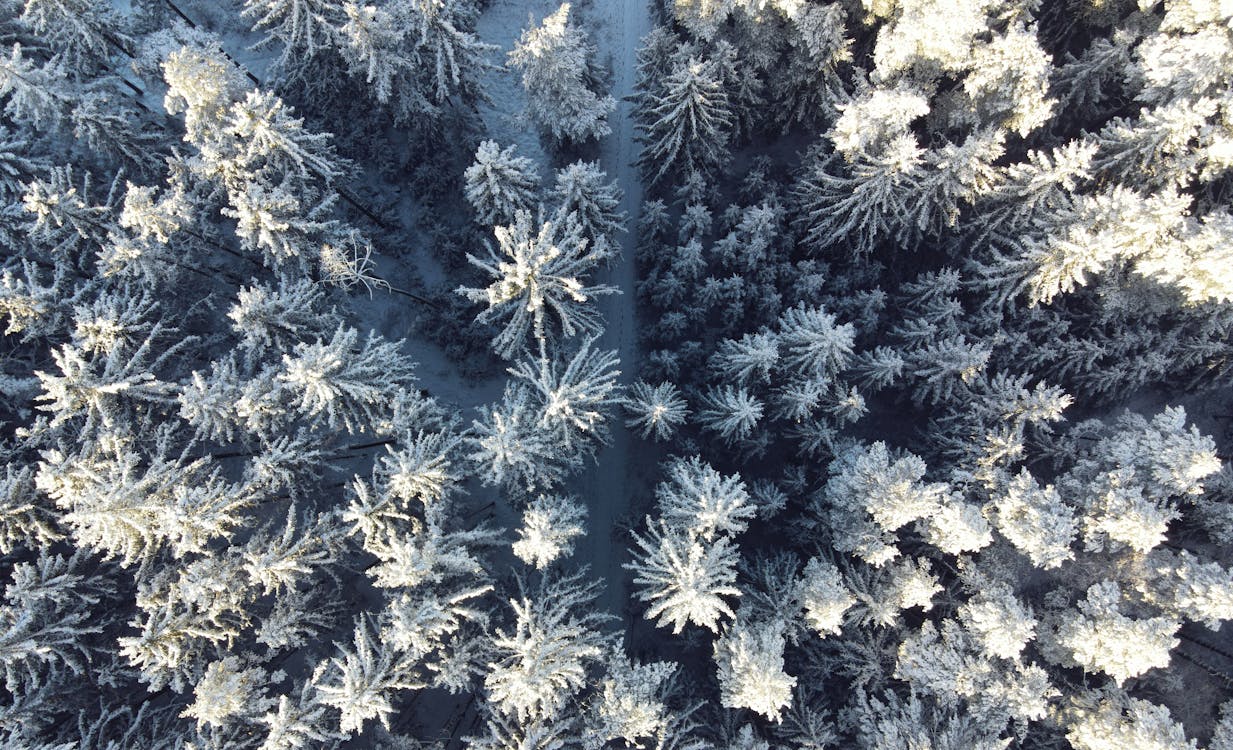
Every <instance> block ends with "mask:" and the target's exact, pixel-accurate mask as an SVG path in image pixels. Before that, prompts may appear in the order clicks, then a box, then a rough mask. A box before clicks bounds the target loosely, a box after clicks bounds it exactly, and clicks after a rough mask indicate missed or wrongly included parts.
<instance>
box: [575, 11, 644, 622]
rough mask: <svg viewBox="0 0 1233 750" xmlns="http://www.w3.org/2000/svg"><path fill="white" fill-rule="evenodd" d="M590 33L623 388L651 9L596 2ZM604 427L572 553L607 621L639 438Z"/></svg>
mask: <svg viewBox="0 0 1233 750" xmlns="http://www.w3.org/2000/svg"><path fill="white" fill-rule="evenodd" d="M590 16H591V20H592V24H591V28H592V29H593V33H594V35H595V40H596V42H597V44H598V45H599V53H600V60H601V61H606V62H607V63H608V64H609V65H610V66H611V68H612V76H613V80H612V90H611V93H612V96H613V98H615V99H616V100H617V108H616V111H615V112H614V113H613V114H612V115H611V116H610V118H609V124H610V125H611V126H612V133H611V135H609V136H608V137H607V138H605V139H604V140H603V142H602V143H601V150H600V166H601V167H602V168H603V169H604V171H605V172H607V173H608V176H609V177H611V178H614V179H616V181H617V184H619V185H620V187H621V190H622V191H623V192H624V197H623V200H622V201H621V210H622V211H624V212H625V215H626V218H625V226H626V231H625V233H624V234H622V235H621V236H620V240H621V255H620V257H619V258H617V259H616V260H614V261H613V264H612V265H611V266H610V267H609V268H608V269H606V270H605V271H603V272H601V273H600V278H599V280H600V281H601V282H602V283H606V284H612V285H613V286H615V287H617V288H619V289H620V290H621V293H620V294H619V295H617V294H612V295H607V296H604V297H602V298H600V300H599V308H600V311H601V312H602V313H603V315H604V322H605V324H606V330H605V331H604V335H603V336H602V337H601V338H600V340H599V344H600V346H602V347H603V348H604V349H615V350H616V351H617V354H618V355H619V356H620V358H621V382H622V383H624V384H626V385H628V384H629V383H632V382H633V381H634V380H635V379H636V378H637V375H638V335H637V332H638V311H637V287H636V282H637V278H638V276H637V269H636V267H635V262H636V257H637V244H638V232H637V227H638V213H639V210H640V209H641V206H642V180H641V177H640V175H639V173H638V168H637V167H635V166H634V159H635V158H636V157H637V154H638V148H637V144H636V143H635V141H634V119H633V103H632V102H630V101H627V97H629V96H630V95H632V94H633V93H634V82H635V64H636V58H637V52H638V48H639V46H640V40H641V39H642V37H643V36H645V35H646V34H647V33H648V32H649V31H650V30H651V17H650V8H649V7H648V5H647V3H646V2H639V0H596V2H595V3H594V5H593V6H592V9H591V13H590ZM615 416H616V418H614V419H613V420H612V422H611V427H612V430H611V442H609V444H608V445H606V446H603V447H602V448H601V449H600V451H599V454H598V456H597V461H596V462H595V464H594V465H592V466H590V467H588V469H587V471H586V472H585V473H584V474H583V475H582V477H581V478H580V482H579V487H580V490H581V491H582V493H583V500H584V501H585V502H586V504H587V508H588V510H589V513H590V518H589V519H588V523H587V529H588V530H587V538H586V540H585V541H584V542H583V543H582V544H581V545H580V546H579V561H580V562H586V563H588V564H589V565H590V566H591V574H592V575H593V576H595V577H597V578H599V579H600V580H602V581H604V583H605V587H604V592H603V594H601V601H600V603H601V604H602V605H603V606H604V608H605V609H607V610H608V611H609V612H611V613H613V614H617V615H620V614H622V612H623V609H624V607H625V604H626V602H627V601H628V597H627V596H626V593H625V590H624V589H625V587H624V585H623V584H624V580H625V575H624V570H623V569H622V568H621V563H622V562H623V561H624V559H625V549H624V547H625V544H624V540H623V537H622V536H621V535H619V534H618V528H619V522H620V521H621V520H622V519H623V518H624V517H626V516H627V515H628V511H629V508H630V505H631V504H632V501H633V499H634V495H635V494H636V493H638V492H640V491H642V490H643V489H644V483H643V481H642V480H643V478H644V472H645V470H646V469H645V467H646V464H645V463H644V462H642V461H640V460H637V456H638V455H639V453H638V451H636V450H635V448H636V444H637V443H638V442H639V441H638V439H637V438H636V437H635V436H634V435H632V434H631V433H630V431H629V430H628V429H627V428H626V427H625V423H624V421H623V419H622V418H621V416H622V415H615Z"/></svg>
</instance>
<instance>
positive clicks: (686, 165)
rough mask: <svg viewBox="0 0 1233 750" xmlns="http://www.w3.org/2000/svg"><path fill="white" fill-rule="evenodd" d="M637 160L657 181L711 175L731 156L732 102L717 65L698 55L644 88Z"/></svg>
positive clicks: (639, 105) (637, 113) (675, 65)
mask: <svg viewBox="0 0 1233 750" xmlns="http://www.w3.org/2000/svg"><path fill="white" fill-rule="evenodd" d="M635 117H636V118H637V128H638V130H639V131H640V134H639V140H640V141H641V142H642V144H643V146H642V152H641V154H640V155H639V156H638V164H639V166H640V167H641V168H642V169H643V171H644V173H645V174H646V175H648V177H649V178H650V181H651V182H652V183H657V182H659V181H660V180H662V179H663V178H664V177H666V176H668V175H670V174H675V175H679V176H688V175H690V174H691V173H698V174H702V175H708V174H711V173H713V172H715V171H717V170H718V169H719V168H721V167H722V166H723V164H724V162H725V160H726V159H727V156H728V147H729V140H730V138H731V133H732V127H733V124H734V123H733V116H732V111H731V106H730V104H729V102H728V94H727V92H726V90H725V89H724V85H723V80H722V77H721V76H720V73H719V70H718V66H717V65H716V63H715V62H714V61H708V60H704V59H702V58H698V57H687V58H682V59H677V60H674V62H673V64H672V70H671V72H670V73H669V74H668V75H667V76H666V77H664V78H663V80H662V81H660V82H659V84H658V86H656V89H655V90H651V91H641V92H639V98H638V100H637V109H636V110H635Z"/></svg>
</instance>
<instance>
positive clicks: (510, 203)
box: [463, 141, 539, 226]
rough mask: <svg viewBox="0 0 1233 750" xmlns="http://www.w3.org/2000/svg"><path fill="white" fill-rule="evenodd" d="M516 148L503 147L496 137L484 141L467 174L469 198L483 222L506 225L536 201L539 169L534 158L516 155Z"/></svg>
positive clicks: (528, 209) (479, 219)
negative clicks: (492, 139) (493, 139)
mask: <svg viewBox="0 0 1233 750" xmlns="http://www.w3.org/2000/svg"><path fill="white" fill-rule="evenodd" d="M516 148H517V147H516V146H508V147H506V148H504V149H502V148H501V147H500V146H498V145H497V142H496V141H484V142H483V143H481V144H480V145H479V148H478V149H476V151H475V162H474V163H472V164H471V166H469V167H467V171H466V172H465V173H464V175H463V179H464V180H465V183H464V186H463V189H464V190H465V191H466V196H467V202H468V203H470V204H471V207H472V208H474V209H475V217H476V219H477V220H478V221H479V222H480V223H481V224H486V225H489V226H492V225H501V226H504V225H506V224H509V223H510V222H511V221H513V220H514V218H515V217H516V216H517V215H518V212H519V211H530V210H531V208H532V207H533V206H534V204H535V197H536V193H537V192H538V191H539V171H538V170H537V169H536V168H535V163H534V162H533V161H531V160H530V159H528V158H527V157H525V156H517V155H515V150H516Z"/></svg>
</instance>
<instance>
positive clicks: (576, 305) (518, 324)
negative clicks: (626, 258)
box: [458, 211, 617, 359]
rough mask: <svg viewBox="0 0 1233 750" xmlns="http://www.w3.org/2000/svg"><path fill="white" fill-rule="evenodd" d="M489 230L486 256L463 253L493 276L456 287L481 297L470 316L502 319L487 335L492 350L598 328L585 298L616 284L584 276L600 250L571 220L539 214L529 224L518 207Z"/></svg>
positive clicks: (512, 352) (507, 352)
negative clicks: (483, 283) (480, 285)
mask: <svg viewBox="0 0 1233 750" xmlns="http://www.w3.org/2000/svg"><path fill="white" fill-rule="evenodd" d="M493 233H494V234H495V235H496V238H497V248H496V249H494V248H493V246H492V245H491V244H487V249H488V257H487V258H479V257H477V256H474V255H470V254H468V255H467V260H469V261H470V262H471V263H472V265H475V266H477V267H479V268H480V269H481V270H483V271H484V272H486V273H487V274H488V275H489V276H491V277H493V281H492V283H491V284H489V286H488V287H487V288H484V289H476V288H469V287H460V288H459V289H458V293H459V294H462V295H464V296H465V297H467V299H470V300H471V301H473V302H484V303H487V305H488V308H487V309H486V310H483V311H482V312H480V314H479V315H478V316H477V318H476V319H477V320H479V321H480V322H481V323H488V322H495V321H499V320H504V321H505V323H504V328H503V329H502V330H501V331H500V332H499V333H498V334H497V336H496V338H494V339H493V349H494V350H495V351H496V352H497V353H498V354H500V355H501V356H502V357H505V358H507V359H512V358H514V357H515V356H517V355H518V354H519V353H520V352H521V351H522V350H523V349H524V348H525V347H527V346H528V345H529V344H530V343H531V342H530V339H534V340H535V341H536V342H539V343H540V344H546V343H547V342H549V341H555V340H557V338H558V337H559V336H560V337H570V336H574V335H577V334H580V333H581V334H587V333H597V332H598V331H599V329H600V320H599V315H598V313H597V311H596V310H595V308H594V307H593V305H592V304H591V299H592V297H594V296H595V295H599V294H613V293H616V292H617V289H616V288H615V287H612V286H607V285H587V284H586V283H585V282H584V280H583V277H585V275H586V274H588V273H590V272H591V271H592V270H594V268H595V267H596V265H598V263H599V262H600V261H601V260H602V259H603V254H602V252H601V251H600V250H598V249H597V248H594V247H591V246H590V245H589V243H588V242H587V240H586V239H585V238H584V237H583V236H582V230H581V228H580V227H579V226H578V225H577V224H576V223H571V222H568V221H567V222H565V223H564V224H558V223H555V222H553V221H551V220H549V221H542V220H541V221H540V222H538V226H535V225H533V224H532V219H531V214H530V213H529V212H527V211H519V212H518V213H517V214H516V216H515V218H514V223H513V224H511V225H509V226H499V227H495V228H494V229H493ZM550 316H551V317H550ZM550 324H551V327H550ZM558 329H559V330H558Z"/></svg>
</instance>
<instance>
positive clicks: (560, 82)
mask: <svg viewBox="0 0 1233 750" xmlns="http://www.w3.org/2000/svg"><path fill="white" fill-rule="evenodd" d="M570 9H571V7H570V3H562V4H561V7H560V8H558V9H557V10H556V12H554V13H552V14H551V15H549V16H547V17H546V18H544V20H543V22H542V23H541V24H540V25H539V26H538V27H534V28H530V29H526V30H524V31H523V32H522V36H521V37H519V39H518V43H517V44H516V45H514V49H513V50H512V51H511V52H510V53H509V62H510V64H511V65H513V66H514V67H516V68H518V69H520V70H521V71H522V86H523V88H524V89H526V92H527V110H528V114H529V115H530V116H531V119H532V120H533V121H534V122H535V124H536V125H538V126H539V128H540V129H541V130H543V131H545V132H547V133H549V134H551V136H552V137H553V138H554V139H556V140H560V141H573V142H579V143H580V142H583V141H588V140H591V139H594V138H602V137H604V136H605V135H608V133H610V132H612V129H611V127H609V125H608V115H609V114H611V113H612V111H613V110H614V109H616V102H615V101H614V100H613V98H612V97H611V96H607V95H605V94H602V93H601V92H600V91H599V81H600V76H599V72H598V70H597V69H596V68H595V61H594V57H595V47H594V45H593V44H592V43H591V41H590V40H589V39H588V38H587V35H586V32H585V31H584V30H583V29H581V28H579V27H578V26H576V25H575V24H573V23H572V22H571V21H570Z"/></svg>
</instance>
